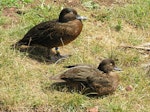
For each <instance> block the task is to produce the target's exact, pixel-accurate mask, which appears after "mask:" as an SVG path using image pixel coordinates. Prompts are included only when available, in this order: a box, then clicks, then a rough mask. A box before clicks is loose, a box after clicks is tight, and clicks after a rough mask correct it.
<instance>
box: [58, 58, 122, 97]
mask: <svg viewBox="0 0 150 112" xmlns="http://www.w3.org/2000/svg"><path fill="white" fill-rule="evenodd" d="M68 67H69V69H68V70H66V71H65V72H63V73H61V74H59V75H58V76H57V77H58V78H59V79H61V80H63V81H66V82H67V84H68V85H69V86H76V87H75V88H76V89H79V88H80V89H81V88H88V89H89V90H88V92H89V93H90V92H91V93H92V92H96V94H98V95H99V96H102V95H108V94H111V93H113V92H114V91H115V90H116V88H117V86H118V84H119V76H118V75H117V74H116V73H114V72H112V71H113V70H120V69H117V68H116V67H115V62H114V61H113V60H112V59H105V60H103V61H102V62H101V63H100V64H99V66H98V68H93V67H91V66H89V65H75V66H68ZM81 86H82V87H81Z"/></svg>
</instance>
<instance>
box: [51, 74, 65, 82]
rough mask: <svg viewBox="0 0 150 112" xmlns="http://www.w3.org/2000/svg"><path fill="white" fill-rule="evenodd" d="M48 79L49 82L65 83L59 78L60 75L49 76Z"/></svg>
mask: <svg viewBox="0 0 150 112" xmlns="http://www.w3.org/2000/svg"><path fill="white" fill-rule="evenodd" d="M49 79H50V80H53V81H55V82H65V81H64V80H62V79H61V78H60V75H55V76H51V77H50V78H49Z"/></svg>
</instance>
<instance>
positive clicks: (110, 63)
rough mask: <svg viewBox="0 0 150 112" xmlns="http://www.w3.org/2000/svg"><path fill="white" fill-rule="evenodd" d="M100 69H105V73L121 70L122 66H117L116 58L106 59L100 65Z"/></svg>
mask: <svg viewBox="0 0 150 112" xmlns="http://www.w3.org/2000/svg"><path fill="white" fill-rule="evenodd" d="M98 69H99V70H101V71H103V72H104V73H109V72H111V71H113V70H117V71H121V69H120V68H118V67H116V65H115V62H114V60H112V59H104V60H102V61H101V63H100V64H99V66H98Z"/></svg>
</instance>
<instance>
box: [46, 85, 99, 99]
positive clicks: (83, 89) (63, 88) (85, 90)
mask: <svg viewBox="0 0 150 112" xmlns="http://www.w3.org/2000/svg"><path fill="white" fill-rule="evenodd" d="M45 89H46V90H49V91H53V90H57V91H60V92H70V93H74V92H75V93H78V94H82V95H85V96H87V97H93V98H99V97H101V96H98V94H97V93H96V92H95V91H94V90H93V89H92V88H89V87H88V86H87V85H85V84H82V83H78V84H71V83H67V82H55V83H53V84H51V85H50V86H49V87H46V88H45Z"/></svg>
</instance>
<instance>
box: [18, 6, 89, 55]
mask: <svg viewBox="0 0 150 112" xmlns="http://www.w3.org/2000/svg"><path fill="white" fill-rule="evenodd" d="M83 19H86V17H83V16H79V15H78V14H77V11H76V10H74V9H72V8H64V9H63V10H62V11H61V12H60V15H59V19H58V20H53V21H47V22H42V23H40V24H38V25H36V26H34V27H33V28H31V29H30V30H29V31H28V32H27V33H26V34H25V36H24V37H23V39H21V40H20V41H18V42H17V43H16V46H21V45H28V46H35V45H38V46H43V47H46V48H48V49H49V52H48V55H49V54H50V50H51V49H52V48H54V47H55V50H56V54H57V55H58V56H60V53H59V52H58V47H59V46H63V45H66V44H68V43H70V42H71V41H73V40H74V39H76V38H77V37H78V35H79V34H80V33H81V31H82V27H83V24H82V21H81V20H83Z"/></svg>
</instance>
